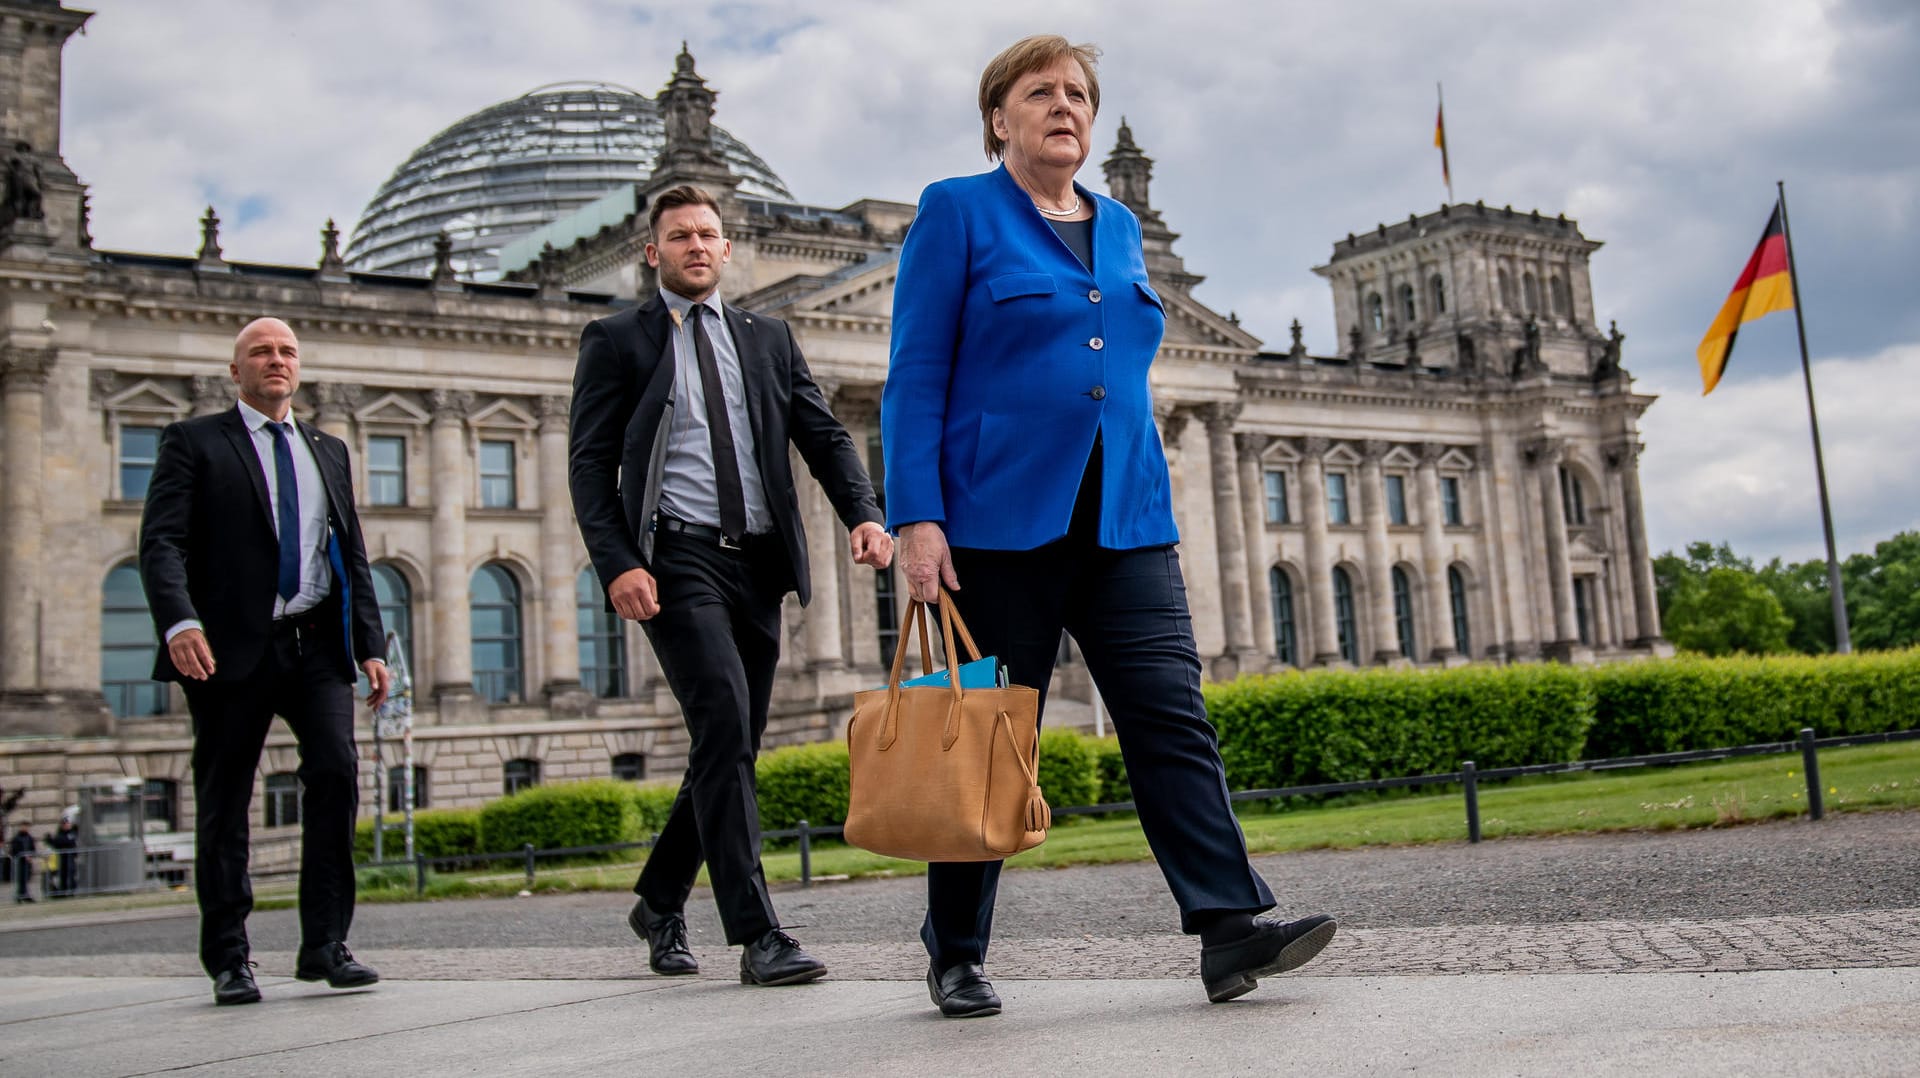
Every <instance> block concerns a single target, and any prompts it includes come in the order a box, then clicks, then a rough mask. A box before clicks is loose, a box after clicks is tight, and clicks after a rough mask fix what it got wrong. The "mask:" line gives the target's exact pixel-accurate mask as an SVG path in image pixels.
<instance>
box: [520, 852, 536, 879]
mask: <svg viewBox="0 0 1920 1078" xmlns="http://www.w3.org/2000/svg"><path fill="white" fill-rule="evenodd" d="M520 852H521V853H522V854H524V855H525V856H526V859H527V886H528V887H532V886H533V843H531V842H524V843H521V845H520Z"/></svg>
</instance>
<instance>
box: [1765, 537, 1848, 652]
mask: <svg viewBox="0 0 1920 1078" xmlns="http://www.w3.org/2000/svg"><path fill="white" fill-rule="evenodd" d="M1756 575H1757V576H1758V577H1759V580H1760V582H1761V583H1762V584H1765V585H1766V586H1767V590H1769V591H1771V592H1773V597H1774V598H1776V599H1778V600H1780V608H1781V609H1782V610H1785V611H1786V613H1787V617H1789V618H1791V619H1792V620H1793V628H1792V629H1789V630H1788V631H1787V646H1788V647H1790V648H1792V649H1793V650H1794V651H1798V652H1800V653H1802V654H1804V655H1825V654H1826V653H1828V652H1830V651H1832V650H1833V598H1832V596H1833V592H1832V589H1830V588H1828V587H1827V563H1826V562H1824V561H1803V562H1799V563H1797V564H1794V565H1787V564H1785V563H1784V562H1782V561H1781V560H1780V559H1779V558H1775V559H1773V560H1772V561H1770V562H1768V563H1767V564H1766V565H1765V566H1763V567H1762V568H1761V569H1760V571H1759V572H1758V573H1757V574H1756ZM1849 597H1851V592H1849Z"/></svg>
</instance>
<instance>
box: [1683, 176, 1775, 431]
mask: <svg viewBox="0 0 1920 1078" xmlns="http://www.w3.org/2000/svg"><path fill="white" fill-rule="evenodd" d="M1792 309H1793V271H1792V268H1791V266H1790V264H1789V262H1788V259H1787V237H1786V231H1785V229H1784V228H1782V227H1781V221H1780V203H1778V202H1775V203H1774V204H1773V216H1772V217H1769V218H1768V219H1767V230H1766V231H1765V232H1763V233H1761V234H1760V246H1758V247H1755V248H1754V249H1753V257H1752V258H1749V259H1747V268H1746V269H1744V270H1742V271H1740V279H1739V280H1738V281H1735V282H1734V285H1733V292H1732V294H1730V295H1729V296H1727V302H1726V303H1724V304H1722V305H1721V306H1720V313H1719V315H1718V316H1716V317H1715V318H1714V320H1713V325H1712V326H1711V327H1709V328H1708V329H1707V335H1706V337H1705V338H1704V339H1703V340H1701V342H1700V347H1699V348H1698V349H1696V350H1695V354H1696V355H1697V356H1698V357H1699V359H1700V381H1701V382H1702V383H1704V384H1705V386H1706V388H1705V389H1703V390H1701V391H1700V395H1701V396H1703V397H1704V396H1706V395H1707V394H1709V393H1711V392H1713V387H1714V386H1716V385H1719V384H1720V375H1721V373H1722V372H1724V371H1725V370H1726V369H1727V357H1729V356H1731V355H1732V354H1733V339H1734V338H1735V337H1736V336H1738V335H1739V333H1740V327H1741V326H1743V325H1746V324H1747V323H1748V322H1751V321H1753V320H1754V319H1756V318H1760V317H1762V316H1763V315H1769V314H1772V313H1773V312H1775V311H1790V310H1792Z"/></svg>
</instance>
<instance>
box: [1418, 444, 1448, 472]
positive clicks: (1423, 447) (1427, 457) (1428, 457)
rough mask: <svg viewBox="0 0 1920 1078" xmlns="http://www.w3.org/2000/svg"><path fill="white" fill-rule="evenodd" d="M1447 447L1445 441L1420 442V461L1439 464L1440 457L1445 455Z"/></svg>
mask: <svg viewBox="0 0 1920 1078" xmlns="http://www.w3.org/2000/svg"><path fill="white" fill-rule="evenodd" d="M1448 448H1449V447H1448V445H1447V443H1445V442H1421V443H1420V463H1422V464H1429V465H1433V466H1436V467H1437V466H1439V464H1440V458H1441V457H1444V456H1446V455H1447V449H1448Z"/></svg>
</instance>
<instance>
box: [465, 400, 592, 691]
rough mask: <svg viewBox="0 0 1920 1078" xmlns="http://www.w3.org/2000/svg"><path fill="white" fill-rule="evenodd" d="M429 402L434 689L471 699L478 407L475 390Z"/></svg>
mask: <svg viewBox="0 0 1920 1078" xmlns="http://www.w3.org/2000/svg"><path fill="white" fill-rule="evenodd" d="M427 406H428V408H429V409H430V410H431V411H432V413H433V426H432V427H431V428H430V433H429V435H428V450H429V453H430V459H431V461H432V466H433V490H432V497H433V544H432V561H433V594H432V595H431V596H430V597H429V601H428V604H427V605H428V610H429V616H428V620H429V621H430V622H431V624H432V626H433V682H432V684H433V692H434V695H435V696H436V697H451V698H471V697H472V696H473V643H472V635H471V633H470V632H469V628H470V626H469V624H468V621H469V614H468V603H467V595H468V590H469V587H470V585H469V583H468V580H467V485H468V480H469V478H470V477H469V475H468V467H467V464H468V461H467V439H466V418H467V413H468V412H469V411H471V410H472V408H473V394H472V393H469V392H466V391H464V390H452V389H436V390H433V391H432V392H430V393H428V394H427ZM575 676H576V677H577V676H578V673H577V671H576V674H575Z"/></svg>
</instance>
